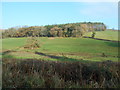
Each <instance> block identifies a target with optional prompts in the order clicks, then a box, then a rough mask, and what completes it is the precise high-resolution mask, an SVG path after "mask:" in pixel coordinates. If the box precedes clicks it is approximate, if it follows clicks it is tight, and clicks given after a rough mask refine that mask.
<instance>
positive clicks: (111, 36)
mask: <svg viewBox="0 0 120 90" xmlns="http://www.w3.org/2000/svg"><path fill="white" fill-rule="evenodd" d="M118 33H120V31H117V30H106V31H96V35H95V38H100V39H107V40H115V41H120V40H119V39H118V38H119V36H118ZM91 35H92V32H87V33H85V35H84V36H88V37H91Z"/></svg>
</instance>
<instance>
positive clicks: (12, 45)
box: [2, 37, 119, 62]
mask: <svg viewBox="0 0 120 90" xmlns="http://www.w3.org/2000/svg"><path fill="white" fill-rule="evenodd" d="M26 40H27V38H7V39H3V40H2V46H3V47H2V51H3V52H5V51H7V50H9V52H8V53H5V54H3V57H6V58H13V57H14V58H18V59H31V58H32V59H33V58H36V59H42V60H53V61H59V60H60V61H83V62H84V61H105V60H112V61H118V47H119V46H118V43H116V42H108V41H101V40H93V39H88V38H57V37H54V38H48V37H39V38H38V40H39V43H40V48H38V49H32V50H28V49H24V48H23V46H24V45H25V44H26Z"/></svg>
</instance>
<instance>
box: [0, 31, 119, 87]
mask: <svg viewBox="0 0 120 90" xmlns="http://www.w3.org/2000/svg"><path fill="white" fill-rule="evenodd" d="M98 33H101V35H100V34H99V37H100V38H103V37H102V32H97V34H98ZM108 33H112V32H111V31H110V32H107V31H105V32H104V34H108ZM97 36H98V35H97ZM104 37H106V38H105V39H109V40H117V38H116V36H115V33H114V37H113V38H110V37H109V35H108V36H104ZM97 38H98V37H97ZM37 39H38V42H39V43H40V48H38V49H25V48H24V46H25V45H26V41H27V40H28V39H27V38H6V39H2V40H0V42H2V49H0V51H1V54H0V55H1V56H2V57H3V60H2V66H3V67H2V68H3V73H2V74H3V75H2V76H3V77H2V78H3V79H2V80H3V81H2V87H3V88H119V87H120V85H119V83H120V71H119V70H118V67H119V66H120V63H119V62H117V61H118V59H119V56H118V48H119V45H118V43H117V42H111V41H103V40H95V39H91V38H72V37H70V38H58V37H54V38H48V37H39V38H37ZM6 78H7V80H6ZM16 81H17V82H16ZM56 82H57V83H56Z"/></svg>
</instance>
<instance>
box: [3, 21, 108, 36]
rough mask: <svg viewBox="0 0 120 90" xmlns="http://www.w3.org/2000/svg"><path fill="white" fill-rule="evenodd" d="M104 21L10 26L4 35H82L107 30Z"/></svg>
mask: <svg viewBox="0 0 120 90" xmlns="http://www.w3.org/2000/svg"><path fill="white" fill-rule="evenodd" d="M105 30H106V26H105V25H104V24H103V23H99V22H95V23H91V22H83V23H69V24H57V25H46V26H31V27H20V28H9V29H7V30H5V31H4V32H3V33H2V37H3V38H6V37H28V36H36V37H81V36H83V35H84V33H85V32H93V31H105Z"/></svg>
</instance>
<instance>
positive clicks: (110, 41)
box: [83, 36, 120, 43]
mask: <svg viewBox="0 0 120 90" xmlns="http://www.w3.org/2000/svg"><path fill="white" fill-rule="evenodd" d="M83 38H91V39H95V40H102V41H110V42H117V43H119V42H120V41H115V40H108V39H101V38H92V37H88V36H84V37H83Z"/></svg>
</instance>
